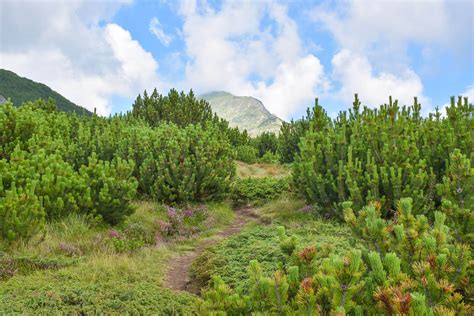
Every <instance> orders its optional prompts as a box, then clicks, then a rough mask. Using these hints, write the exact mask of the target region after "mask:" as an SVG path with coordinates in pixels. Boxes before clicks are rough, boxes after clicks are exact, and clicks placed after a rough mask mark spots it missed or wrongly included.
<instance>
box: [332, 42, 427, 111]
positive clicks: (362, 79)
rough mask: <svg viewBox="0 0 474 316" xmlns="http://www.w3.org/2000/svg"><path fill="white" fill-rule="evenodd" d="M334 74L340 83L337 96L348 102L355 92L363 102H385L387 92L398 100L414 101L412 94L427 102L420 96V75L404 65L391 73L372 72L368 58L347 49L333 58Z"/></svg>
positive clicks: (367, 103) (370, 104) (405, 102)
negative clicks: (396, 71)
mask: <svg viewBox="0 0 474 316" xmlns="http://www.w3.org/2000/svg"><path fill="white" fill-rule="evenodd" d="M332 67H333V78H334V79H335V80H337V81H339V82H340V83H341V85H342V87H341V88H340V90H339V91H338V92H337V93H338V97H340V98H341V99H342V100H344V101H347V102H350V101H352V100H353V99H354V93H358V94H359V97H360V98H361V100H362V102H363V104H366V105H368V106H379V105H380V104H384V103H387V102H388V96H390V95H391V96H392V97H393V98H394V99H398V100H399V103H400V104H402V105H403V104H407V105H411V104H413V98H414V97H415V96H417V97H419V99H418V101H419V102H421V103H422V104H423V105H426V106H428V104H427V103H428V100H427V99H426V97H424V96H423V84H422V82H421V79H420V77H418V75H417V74H416V73H415V72H414V71H412V70H411V69H409V68H407V69H405V71H403V72H401V73H399V74H397V75H394V74H392V73H388V72H380V73H378V74H375V73H374V70H373V68H372V66H371V64H370V62H369V61H368V59H367V58H366V57H364V56H362V55H357V54H356V53H353V52H351V51H349V50H342V51H340V52H339V53H337V54H336V55H335V56H334V57H333V59H332Z"/></svg>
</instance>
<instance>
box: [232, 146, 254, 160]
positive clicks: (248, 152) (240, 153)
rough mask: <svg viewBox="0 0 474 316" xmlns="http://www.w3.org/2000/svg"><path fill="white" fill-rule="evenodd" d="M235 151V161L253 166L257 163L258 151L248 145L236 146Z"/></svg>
mask: <svg viewBox="0 0 474 316" xmlns="http://www.w3.org/2000/svg"><path fill="white" fill-rule="evenodd" d="M235 151H236V152H237V155H236V159H237V160H239V161H243V162H245V163H248V164H254V163H256V162H257V155H258V150H257V149H256V148H255V147H253V146H249V145H243V146H238V147H237V148H236V149H235Z"/></svg>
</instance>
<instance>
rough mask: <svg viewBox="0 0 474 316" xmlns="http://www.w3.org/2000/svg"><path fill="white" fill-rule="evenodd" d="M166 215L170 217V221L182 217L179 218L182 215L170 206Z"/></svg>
mask: <svg viewBox="0 0 474 316" xmlns="http://www.w3.org/2000/svg"><path fill="white" fill-rule="evenodd" d="M166 214H167V215H168V217H169V218H170V219H172V218H179V217H180V216H179V215H180V214H178V211H177V210H176V209H175V208H173V207H171V206H168V207H167V208H166Z"/></svg>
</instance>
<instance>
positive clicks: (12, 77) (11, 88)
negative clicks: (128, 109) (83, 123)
mask: <svg viewBox="0 0 474 316" xmlns="http://www.w3.org/2000/svg"><path fill="white" fill-rule="evenodd" d="M1 96H3V97H4V98H5V99H8V98H10V99H11V101H12V102H13V104H14V105H16V106H20V105H21V104H22V103H23V102H26V101H33V100H36V99H45V100H47V99H49V98H53V99H54V100H55V101H56V105H57V107H58V109H59V110H61V111H65V112H76V113H78V114H83V113H86V114H91V112H89V111H88V110H86V109H84V108H83V107H80V106H78V105H77V104H74V103H72V102H71V101H69V100H68V99H66V98H65V97H63V96H62V95H60V94H59V93H57V92H56V91H54V90H52V89H51V88H50V87H48V86H47V85H45V84H42V83H39V82H35V81H33V80H30V79H28V78H24V77H20V76H18V75H17V74H16V73H14V72H12V71H9V70H5V69H0V100H2V98H1ZM0 102H1V101H0Z"/></svg>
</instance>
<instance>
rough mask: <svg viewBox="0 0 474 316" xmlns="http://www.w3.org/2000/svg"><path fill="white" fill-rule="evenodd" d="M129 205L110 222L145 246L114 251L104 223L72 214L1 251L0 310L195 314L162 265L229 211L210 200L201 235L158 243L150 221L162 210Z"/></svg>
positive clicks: (221, 223)
mask: <svg viewBox="0 0 474 316" xmlns="http://www.w3.org/2000/svg"><path fill="white" fill-rule="evenodd" d="M135 206H136V212H135V213H134V214H133V215H131V216H130V217H129V218H127V220H126V221H125V222H123V223H122V224H120V225H118V226H117V227H114V229H116V230H117V231H120V232H123V233H124V234H129V233H130V232H132V233H133V234H137V233H138V234H141V236H142V237H143V239H145V240H146V243H145V246H143V247H139V248H137V249H136V250H134V251H125V252H123V253H117V251H116V250H115V248H114V246H113V243H112V242H111V239H110V237H109V231H110V229H111V227H110V226H106V225H101V224H98V223H97V222H95V221H94V220H93V219H91V218H88V217H84V216H80V215H75V214H71V215H69V216H68V217H66V218H64V219H62V220H60V221H57V222H53V223H49V224H47V227H46V230H45V233H44V235H43V236H40V237H38V238H37V239H36V240H34V242H32V243H30V244H18V245H15V247H14V248H11V249H9V251H8V253H7V254H3V256H1V254H2V253H0V263H4V266H3V267H0V315H3V314H15V313H23V314H58V313H59V314H111V315H114V314H117V315H118V314H123V313H128V314H160V315H182V314H189V313H193V312H194V311H195V310H194V309H195V308H196V306H197V304H196V303H197V301H198V300H199V298H198V297H197V296H195V295H192V294H188V293H182V292H174V291H172V290H169V289H166V288H164V287H163V286H162V282H163V278H164V274H165V271H166V268H167V266H168V265H169V264H170V261H171V262H172V258H173V256H175V255H178V254H179V253H181V252H183V251H186V250H189V249H192V248H193V247H194V246H195V245H196V244H197V243H198V241H199V240H201V239H203V238H208V237H209V236H212V234H213V233H215V232H216V231H219V230H220V229H222V228H223V227H225V226H226V225H227V224H229V223H230V222H231V221H232V220H233V217H234V213H233V212H232V209H231V208H230V206H228V205H227V204H225V203H210V204H209V205H208V218H207V219H206V220H205V221H204V222H203V223H202V226H203V227H202V230H203V233H202V234H200V235H198V236H195V238H193V239H189V240H182V241H179V242H169V243H162V242H160V243H156V238H155V235H156V233H157V232H156V222H157V220H163V219H166V211H165V209H164V208H163V207H162V206H161V205H158V204H155V203H153V202H145V201H139V202H136V203H135ZM127 236H128V235H127ZM25 263H27V264H25ZM40 263H41V264H40ZM7 264H8V266H7ZM18 268H21V269H18ZM2 271H3V276H4V277H3V278H2V274H1V273H2ZM9 272H12V273H11V274H12V275H13V276H12V275H8V273H9ZM2 279H3V280H2Z"/></svg>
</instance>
